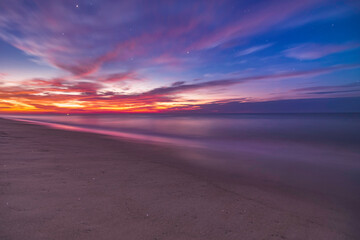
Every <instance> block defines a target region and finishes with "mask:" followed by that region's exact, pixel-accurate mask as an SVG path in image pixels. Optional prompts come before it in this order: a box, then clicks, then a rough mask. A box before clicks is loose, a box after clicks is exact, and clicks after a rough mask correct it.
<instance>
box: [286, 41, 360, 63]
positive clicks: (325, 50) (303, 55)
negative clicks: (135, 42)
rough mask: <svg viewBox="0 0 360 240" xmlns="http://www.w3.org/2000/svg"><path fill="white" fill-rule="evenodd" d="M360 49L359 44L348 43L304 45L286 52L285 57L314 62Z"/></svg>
mask: <svg viewBox="0 0 360 240" xmlns="http://www.w3.org/2000/svg"><path fill="white" fill-rule="evenodd" d="M358 47H360V44H359V43H347V44H341V45H335V44H330V45H321V44H313V43H308V44H302V45H299V46H296V47H293V48H290V49H287V50H285V51H284V54H285V56H287V57H289V58H295V59H299V60H314V59H318V58H322V57H325V56H327V55H330V54H334V53H339V52H343V51H346V50H350V49H354V48H358Z"/></svg>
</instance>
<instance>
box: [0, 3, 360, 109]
mask: <svg viewBox="0 0 360 240" xmlns="http://www.w3.org/2000/svg"><path fill="white" fill-rule="evenodd" d="M359 29H360V2H359V1H357V0H342V1H339V0H302V1H297V0H262V1H260V0H252V1H245V0H228V1H227V0H222V1H220V0H215V1H213V0H206V1H202V0H198V1H194V0H192V1H187V0H181V1H180V0H177V1H172V0H164V1H156V0H151V1H149V0H148V1H139V0H131V1H130V0H129V1H117V0H112V1H111V0H57V1H56V0H48V1H43V0H39V1H35V0H34V1H30V0H21V1H20V0H1V1H0V112H2V113H48V112H58V113H91V112H94V113H102V112H104V113H105V112H177V111H178V112H184V111H189V112H277V111H280V112H281V111H287V112H296V111H304V112H311V111H326V112H329V111H330V112H331V111H332V110H334V111H340V112H341V111H360V106H359V105H360V31H359ZM312 103H314V104H312ZM284 104H285V105H286V106H285V105H284ZM318 104H320V105H318ZM321 104H322V105H321ZM281 106H283V107H281ZM284 106H285V107H284ZM313 106H316V107H315V108H314V107H313Z"/></svg>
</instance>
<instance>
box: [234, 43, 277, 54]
mask: <svg viewBox="0 0 360 240" xmlns="http://www.w3.org/2000/svg"><path fill="white" fill-rule="evenodd" d="M272 45H274V44H273V43H268V44H263V45H257V46H253V47H250V48H247V49H244V50H242V51H240V52H238V53H237V54H236V56H245V55H249V54H252V53H254V52H258V51H261V50H264V49H266V48H268V47H271V46H272Z"/></svg>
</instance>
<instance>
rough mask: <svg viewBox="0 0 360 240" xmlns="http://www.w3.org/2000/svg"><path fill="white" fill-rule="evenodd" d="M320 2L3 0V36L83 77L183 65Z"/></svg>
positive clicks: (0, 10) (0, 33)
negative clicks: (114, 69) (112, 67)
mask: <svg viewBox="0 0 360 240" xmlns="http://www.w3.org/2000/svg"><path fill="white" fill-rule="evenodd" d="M322 2H323V0H304V1H274V0H271V1H264V2H262V3H252V4H246V7H244V6H241V7H238V8H236V11H234V9H233V5H234V4H239V3H238V2H237V1H230V0H228V1H225V2H222V1H215V0H209V1H196V2H191V1H189V2H187V1H185V2H182V3H181V4H180V3H179V2H176V1H175V2H173V1H155V2H154V1H149V2H147V1H145V2H143V1H140V0H134V1H106V0H105V1H101V2H100V1H94V2H85V1H79V3H78V5H79V7H78V8H77V7H76V6H75V5H76V4H75V3H74V1H72V0H64V1H54V0H49V1H31V2H27V1H26V2H23V1H21V0H13V1H1V2H0V38H2V39H3V40H5V41H6V42H8V43H10V44H12V45H13V46H15V47H17V48H19V49H21V50H22V51H24V52H25V53H27V54H29V55H33V56H36V57H39V58H41V59H42V60H43V61H45V62H47V63H48V64H50V65H52V66H54V67H57V68H60V69H62V70H64V71H66V72H68V73H71V74H73V75H75V76H77V77H79V78H82V77H86V76H90V75H92V74H94V73H96V72H97V71H99V70H100V69H101V68H103V67H104V65H106V64H111V63H119V64H121V65H122V66H123V67H124V68H127V67H135V68H141V67H147V66H154V65H159V64H161V65H169V66H178V65H182V64H186V60H187V59H188V58H189V56H186V53H187V52H189V51H193V50H206V49H209V48H212V47H216V46H218V45H220V44H223V43H226V42H229V41H232V40H234V39H237V38H248V37H250V36H253V35H255V34H259V33H262V32H265V31H269V30H270V29H271V28H272V27H274V26H276V25H278V24H280V23H282V22H284V21H286V20H287V19H289V18H291V17H292V16H294V15H299V14H301V13H303V12H304V11H305V10H306V9H309V8H312V7H314V6H317V5H318V4H320V3H322ZM140 5H141V6H142V7H141V8H139V7H138V6H140ZM242 5H244V4H242ZM219 9H221V10H222V11H219ZM223 12H232V13H233V14H230V15H227V14H223ZM169 13H171V14H169ZM164 23H166V24H164ZM265 47H267V46H266V45H263V46H257V48H256V47H255V48H253V49H248V50H247V52H248V53H247V54H249V53H251V52H254V51H259V50H260V49H261V48H265ZM245 53H246V52H245ZM240 54H241V53H240ZM184 55H185V56H186V58H185V57H184ZM134 65H135V66H134Z"/></svg>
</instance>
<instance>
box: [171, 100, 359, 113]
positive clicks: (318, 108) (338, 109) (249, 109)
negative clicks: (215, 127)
mask: <svg viewBox="0 0 360 240" xmlns="http://www.w3.org/2000/svg"><path fill="white" fill-rule="evenodd" d="M177 110H178V112H181V110H180V109H177ZM183 112H191V113H214V112H215V113H354V112H357V113H358V112H360V97H349V98H309V99H286V100H276V101H264V102H239V101H230V102H225V103H218V102H214V103H209V104H202V105H197V108H196V109H195V110H190V111H189V110H184V111H183Z"/></svg>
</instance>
